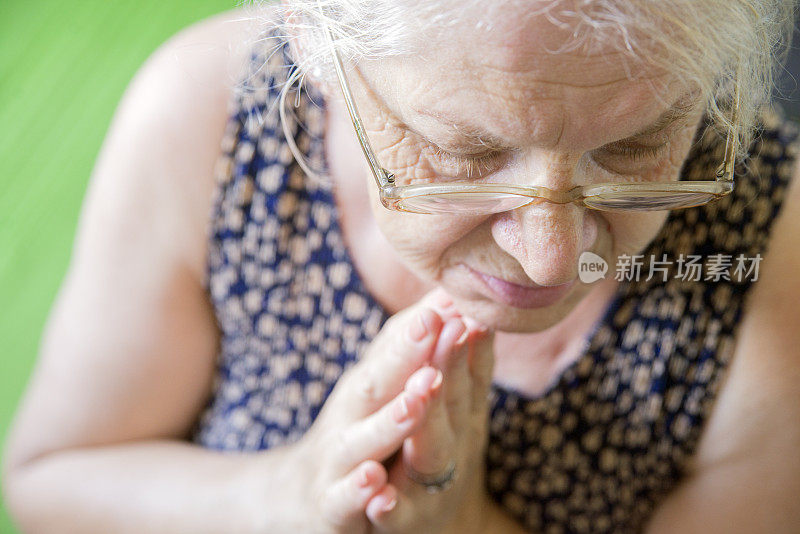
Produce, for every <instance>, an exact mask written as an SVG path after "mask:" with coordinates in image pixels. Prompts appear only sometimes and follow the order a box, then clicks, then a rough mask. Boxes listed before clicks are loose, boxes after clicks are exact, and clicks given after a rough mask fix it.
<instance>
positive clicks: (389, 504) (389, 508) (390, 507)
mask: <svg viewBox="0 0 800 534" xmlns="http://www.w3.org/2000/svg"><path fill="white" fill-rule="evenodd" d="M395 506H397V497H392V500H391V501H389V502H387V503H386V504H384V505H383V506H381V510H383V511H384V512H391V511H392V510H394V507H395Z"/></svg>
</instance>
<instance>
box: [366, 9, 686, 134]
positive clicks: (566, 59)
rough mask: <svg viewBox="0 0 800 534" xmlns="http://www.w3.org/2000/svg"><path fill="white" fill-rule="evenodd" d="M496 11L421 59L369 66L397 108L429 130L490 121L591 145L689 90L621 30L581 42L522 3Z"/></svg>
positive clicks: (435, 41)
mask: <svg viewBox="0 0 800 534" xmlns="http://www.w3.org/2000/svg"><path fill="white" fill-rule="evenodd" d="M487 4H490V7H487V9H486V10H485V12H483V13H470V14H465V15H463V16H462V17H461V18H460V20H458V22H457V24H456V23H454V24H450V25H449V27H448V28H443V29H437V30H435V31H431V32H430V33H429V34H428V35H426V36H425V44H424V48H423V49H421V50H420V53H419V54H417V55H413V56H411V57H406V58H393V59H389V60H385V59H384V60H381V61H380V62H374V63H373V64H370V63H369V62H367V64H366V65H365V67H366V72H367V73H368V74H369V78H370V80H371V81H372V82H373V83H374V85H375V87H376V88H378V89H379V92H380V93H381V95H382V96H383V97H384V99H385V100H386V101H387V102H388V103H389V105H390V107H391V108H392V109H393V110H395V111H396V112H398V113H399V114H400V115H401V116H402V118H403V119H404V120H406V121H407V122H409V123H412V125H413V126H420V127H421V128H425V127H426V125H427V127H430V128H439V127H441V124H434V123H433V122H432V121H431V120H430V118H429V117H426V114H428V112H432V113H433V114H444V115H448V116H452V115H454V114H455V115H460V116H461V117H462V118H467V117H469V116H470V115H471V116H473V117H475V116H480V117H481V122H482V123H483V124H482V126H485V127H487V128H495V129H496V130H497V131H498V133H499V132H503V134H504V135H506V136H508V135H513V134H514V133H520V134H521V132H525V135H526V136H527V135H529V134H530V135H531V136H533V137H526V138H524V139H523V138H519V139H516V140H515V143H516V144H517V146H525V145H527V144H536V145H554V144H556V143H557V142H563V143H565V144H566V145H568V146H569V147H572V148H578V147H580V148H586V147H589V146H594V145H597V144H600V143H602V142H603V141H605V139H604V138H602V136H601V135H600V134H608V136H609V137H617V138H622V137H625V136H626V135H630V134H632V133H634V132H635V131H636V128H637V127H639V128H643V127H645V126H647V124H648V123H649V122H651V121H653V120H654V119H655V118H656V117H658V116H659V115H660V114H661V113H662V112H663V111H664V110H665V109H667V108H668V107H669V106H670V105H671V104H673V103H674V102H675V100H676V99H677V98H678V97H679V96H680V94H681V93H682V92H684V91H685V88H684V87H681V84H680V83H679V80H675V79H673V78H672V77H671V76H670V75H669V74H668V73H666V72H664V71H663V70H662V69H659V68H657V67H656V66H655V65H653V64H651V63H649V62H648V61H647V57H646V51H641V53H632V52H631V51H629V50H627V49H626V48H625V46H624V41H623V40H622V36H621V34H620V33H619V32H616V31H612V30H610V29H609V30H608V31H607V32H605V33H606V34H605V35H595V36H591V39H590V40H588V41H587V40H585V39H584V40H581V42H580V44H579V46H575V44H576V35H575V33H576V28H575V27H573V26H570V25H568V24H566V23H564V24H561V23H559V22H558V21H554V20H553V19H552V17H550V16H548V15H547V14H542V13H535V12H534V13H532V12H531V10H530V9H525V8H524V7H523V6H520V5H519V4H516V5H512V4H505V3H499V4H493V3H488V2H487Z"/></svg>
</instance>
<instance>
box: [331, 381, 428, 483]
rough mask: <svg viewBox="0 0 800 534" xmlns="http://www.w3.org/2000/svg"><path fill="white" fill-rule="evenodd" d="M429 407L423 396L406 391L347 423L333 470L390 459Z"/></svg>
mask: <svg viewBox="0 0 800 534" xmlns="http://www.w3.org/2000/svg"><path fill="white" fill-rule="evenodd" d="M426 410H427V406H426V402H425V399H424V398H421V397H420V396H418V395H414V394H410V393H408V392H406V391H403V392H401V393H400V394H399V395H398V396H397V397H395V398H394V399H393V400H392V401H391V402H389V403H388V404H386V405H384V406H383V407H382V408H381V409H379V410H378V411H377V412H375V413H373V414H371V415H369V416H367V417H365V418H364V419H361V420H359V421H356V422H355V423H352V424H350V425H348V426H347V427H346V428H345V429H344V430H343V431H342V432H341V433H339V434H338V441H337V443H336V444H335V445H334V446H335V449H334V456H333V458H334V460H333V467H334V469H335V471H334V472H335V473H345V472H348V471H350V470H351V469H352V468H353V467H355V466H356V465H357V464H358V463H360V462H362V461H364V460H375V461H378V462H382V461H384V460H386V459H387V458H389V457H390V456H391V455H392V454H394V453H395V452H396V451H397V450H398V449H399V448H400V446H401V445H402V444H403V440H404V439H405V438H407V437H408V436H410V435H411V434H412V433H413V432H414V431H415V430H416V429H417V428H418V427H419V425H420V424H421V423H422V421H423V420H424V418H425V413H426Z"/></svg>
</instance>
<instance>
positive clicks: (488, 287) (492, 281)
mask: <svg viewBox="0 0 800 534" xmlns="http://www.w3.org/2000/svg"><path fill="white" fill-rule="evenodd" d="M466 267H467V271H468V272H469V273H470V275H471V276H472V277H473V278H474V279H475V280H476V281H477V282H478V287H479V290H480V292H481V293H483V294H484V295H485V296H486V297H488V298H490V299H492V300H494V301H496V302H500V303H503V304H506V305H508V306H512V307H514V308H523V309H530V308H544V307H545V306H550V305H552V304H555V303H556V302H558V301H559V300H561V299H562V298H563V297H564V296H565V295H566V294H567V293H569V291H570V289H572V287H573V286H574V285H575V281H576V280H577V278H576V279H575V280H571V281H569V282H567V283H565V284H559V285H557V286H540V285H536V284H532V285H520V284H515V283H513V282H509V281H508V280H503V279H502V278H497V277H495V276H492V275H490V274H486V273H484V272H481V271H477V270H475V269H473V268H472V267H469V266H466Z"/></svg>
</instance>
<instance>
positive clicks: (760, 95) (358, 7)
mask: <svg viewBox="0 0 800 534" xmlns="http://www.w3.org/2000/svg"><path fill="white" fill-rule="evenodd" d="M507 2H512V3H513V4H515V5H517V6H526V7H529V9H528V11H527V14H528V15H529V16H541V17H546V18H547V19H548V20H549V21H550V22H551V23H553V24H555V25H558V26H562V27H565V28H569V29H570V30H571V32H572V39H571V40H570V41H569V42H568V43H566V44H565V45H564V46H563V47H562V48H561V49H559V50H556V51H554V52H561V51H571V50H591V49H593V48H594V47H596V46H599V45H600V44H604V43H605V44H606V45H607V44H608V43H609V42H611V43H615V44H616V45H617V46H618V47H619V48H620V49H622V50H623V51H625V52H627V53H628V54H629V56H630V57H631V58H632V59H634V60H638V61H645V62H647V63H650V64H653V65H655V66H657V67H661V68H663V69H665V70H666V71H667V72H670V73H672V74H674V75H675V76H676V77H677V78H678V79H680V80H683V81H684V82H685V83H686V84H687V86H690V87H692V88H693V89H694V90H696V91H698V94H699V95H700V96H701V98H702V99H703V100H704V102H705V106H706V113H707V116H708V118H709V120H710V124H711V125H712V126H713V127H715V128H716V129H717V130H718V131H720V132H725V131H727V130H728V129H729V128H731V127H733V126H736V127H738V131H739V139H738V140H737V145H738V149H739V150H738V152H739V154H740V156H743V155H744V149H746V148H747V147H748V146H749V145H750V142H751V141H752V136H753V132H754V127H755V125H756V124H757V120H758V113H759V108H760V107H761V106H763V105H764V104H766V103H767V102H768V101H769V98H770V94H771V90H772V87H773V73H774V72H775V69H776V68H777V66H778V65H779V64H780V61H781V60H782V59H783V57H784V54H785V52H786V50H788V44H789V42H790V36H791V32H792V29H793V16H794V10H795V8H796V7H797V0H505V2H501V1H497V2H486V1H482V0H439V1H437V2H432V1H427V2H425V1H420V0H288V1H286V2H284V3H283V4H282V5H281V9H282V10H283V13H282V16H281V17H277V18H272V19H270V20H265V21H264V22H266V23H270V24H273V25H274V24H280V25H281V28H279V31H280V33H281V34H282V35H283V36H285V37H286V38H287V39H289V40H295V39H296V38H297V37H298V36H300V35H302V42H303V46H302V47H296V46H293V47H292V51H293V56H295V60H296V62H297V64H298V66H299V68H300V70H301V71H302V72H303V73H304V75H305V74H309V73H312V74H313V75H314V76H315V77H317V78H322V79H325V80H329V81H333V80H334V78H333V76H334V73H333V66H332V61H331V59H330V52H329V50H330V48H329V45H328V42H327V40H326V36H325V34H324V32H323V30H322V28H323V27H324V26H325V25H327V26H328V27H329V28H330V31H331V33H332V35H333V37H334V41H335V44H336V47H337V49H338V50H339V52H340V53H341V55H342V56H343V57H345V58H347V59H348V60H350V61H355V62H357V61H359V60H360V59H378V58H385V57H390V56H402V55H406V54H413V53H415V52H418V51H419V50H420V49H419V48H418V47H421V46H422V43H423V42H424V41H425V39H422V36H424V35H426V34H427V35H430V34H432V33H436V32H439V33H438V34H439V35H440V34H441V33H442V32H447V31H450V30H451V29H452V28H454V27H458V26H459V25H463V24H472V25H474V27H475V28H476V29H478V30H484V31H491V30H492V28H491V27H490V26H489V22H488V19H489V18H488V17H483V18H482V17H481V15H480V14H481V13H482V12H483V13H485V12H486V11H487V10H489V9H492V8H495V9H497V8H499V7H501V6H503V5H507ZM334 83H335V82H334ZM737 85H738V88H739V95H740V96H739V111H738V114H737V116H736V122H737V124H735V125H734V124H732V122H731V121H732V116H733V115H732V113H731V104H732V102H733V96H734V91H735V87H736V86H737Z"/></svg>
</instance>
